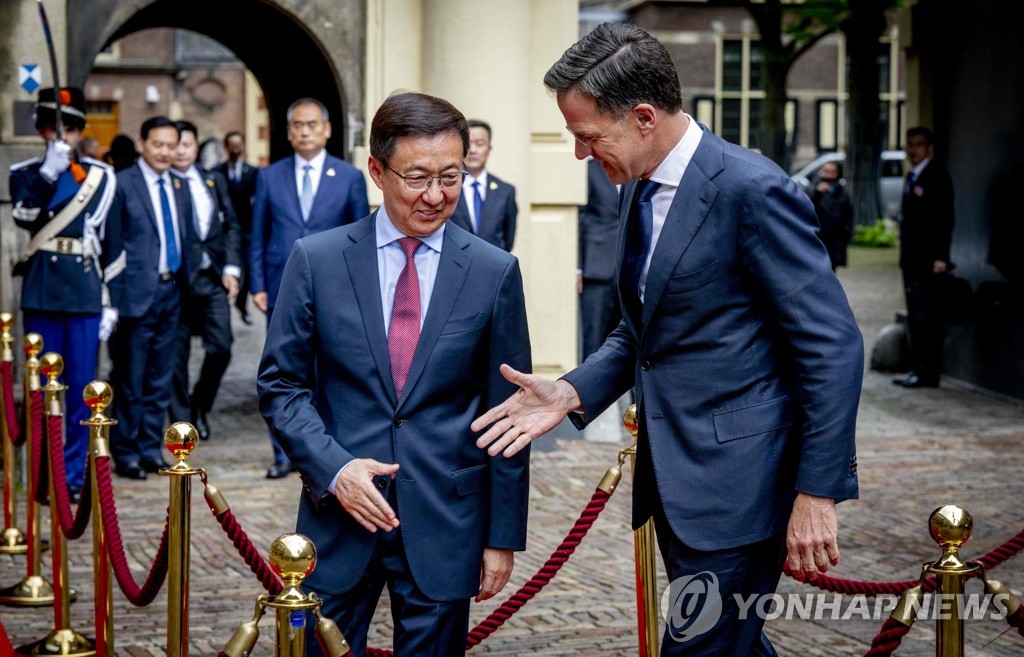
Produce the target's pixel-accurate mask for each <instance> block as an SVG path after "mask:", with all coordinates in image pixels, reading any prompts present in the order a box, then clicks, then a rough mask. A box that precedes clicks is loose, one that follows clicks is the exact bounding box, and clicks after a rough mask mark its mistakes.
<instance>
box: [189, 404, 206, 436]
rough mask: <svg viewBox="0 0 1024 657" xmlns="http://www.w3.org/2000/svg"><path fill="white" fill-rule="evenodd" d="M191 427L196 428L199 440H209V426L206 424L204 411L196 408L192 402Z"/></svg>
mask: <svg viewBox="0 0 1024 657" xmlns="http://www.w3.org/2000/svg"><path fill="white" fill-rule="evenodd" d="M192 426H194V427H195V428H196V433H198V434H199V440H209V439H210V425H209V424H208V423H207V422H206V411H204V410H203V409H201V408H199V407H198V406H196V403H195V402H194V401H193V402H192Z"/></svg>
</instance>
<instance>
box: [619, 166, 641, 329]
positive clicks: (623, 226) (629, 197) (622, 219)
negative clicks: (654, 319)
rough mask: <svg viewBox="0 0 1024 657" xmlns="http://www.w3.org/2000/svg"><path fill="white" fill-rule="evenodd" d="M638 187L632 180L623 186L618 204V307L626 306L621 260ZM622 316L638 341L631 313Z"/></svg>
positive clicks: (623, 256) (624, 253) (624, 251)
mask: <svg viewBox="0 0 1024 657" xmlns="http://www.w3.org/2000/svg"><path fill="white" fill-rule="evenodd" d="M637 187H638V184H637V182H636V181H635V180H634V181H633V182H631V183H629V184H628V186H627V187H626V188H625V190H624V192H623V194H624V196H625V198H626V202H625V203H621V204H619V239H618V251H619V252H618V255H617V256H616V261H615V262H616V263H618V264H617V265H616V267H615V283H616V286H617V287H618V290H619V308H623V309H625V308H628V307H629V306H628V304H627V303H626V296H625V293H624V292H623V290H622V261H623V260H624V259H625V257H626V233H627V231H628V229H629V221H630V216H629V214H630V212H631V211H632V208H633V197H634V196H635V195H636V189H637ZM622 318H623V319H624V320H625V321H626V326H627V327H629V330H630V331H632V332H633V335H634V336H636V338H637V341H638V342H639V338H640V327H639V326H637V325H636V322H635V321H634V317H633V313H631V312H623V313H622Z"/></svg>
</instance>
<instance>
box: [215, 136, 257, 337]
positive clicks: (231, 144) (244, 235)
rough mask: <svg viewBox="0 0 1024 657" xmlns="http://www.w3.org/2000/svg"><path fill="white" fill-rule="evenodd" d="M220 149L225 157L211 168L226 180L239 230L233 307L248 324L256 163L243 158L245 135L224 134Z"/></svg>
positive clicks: (250, 320)
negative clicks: (238, 272) (239, 256)
mask: <svg viewBox="0 0 1024 657" xmlns="http://www.w3.org/2000/svg"><path fill="white" fill-rule="evenodd" d="M224 150H225V151H227V154H228V159H227V160H226V161H224V162H222V163H220V164H218V165H217V166H215V167H214V168H213V171H214V172H215V173H219V174H220V175H221V176H223V177H224V179H225V180H227V181H228V196H230V197H231V207H233V208H234V209H235V217H237V219H238V228H239V230H240V234H241V254H242V265H241V266H242V277H241V279H239V282H238V296H237V297H236V298H235V307H237V308H238V312H239V313H241V314H242V321H243V322H244V323H246V324H252V316H251V315H250V314H249V309H248V307H247V305H246V304H247V303H248V301H249V280H250V277H249V236H250V235H251V234H252V201H253V198H254V197H255V196H256V174H257V173H258V172H259V168H258V167H254V166H253V165H251V164H249V163H248V162H246V161H245V135H243V134H242V133H241V132H238V131H233V132H229V133H228V134H226V135H224Z"/></svg>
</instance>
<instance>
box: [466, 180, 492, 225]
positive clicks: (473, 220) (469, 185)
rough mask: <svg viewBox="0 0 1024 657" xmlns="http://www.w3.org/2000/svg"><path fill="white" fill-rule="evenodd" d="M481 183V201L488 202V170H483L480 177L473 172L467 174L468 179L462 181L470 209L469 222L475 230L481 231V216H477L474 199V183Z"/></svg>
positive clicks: (467, 205) (467, 206)
mask: <svg viewBox="0 0 1024 657" xmlns="http://www.w3.org/2000/svg"><path fill="white" fill-rule="evenodd" d="M475 182H479V183H480V201H481V202H482V203H486V202H487V172H486V171H481V172H480V177H479V178H474V177H473V174H469V175H467V176H466V179H465V180H463V181H462V196H463V197H464V198H465V199H466V208H467V209H468V210H469V222H470V225H471V226H473V232H474V233H479V232H480V217H478V216H476V203H475V202H474V199H473V183H475Z"/></svg>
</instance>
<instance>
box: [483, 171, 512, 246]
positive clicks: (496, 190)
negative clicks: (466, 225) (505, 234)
mask: <svg viewBox="0 0 1024 657" xmlns="http://www.w3.org/2000/svg"><path fill="white" fill-rule="evenodd" d="M487 178H488V180H487V198H485V199H484V211H483V212H481V213H480V214H481V215H483V216H482V217H479V218H478V219H477V223H479V224H480V233H481V234H482V233H483V232H484V227H485V226H488V227H489V226H495V225H497V224H498V223H499V222H498V221H497V214H498V209H499V208H498V206H499V205H501V203H499V201H500V199H501V198H502V195H503V194H504V193H505V187H504V185H502V184H501V182H499V181H498V180H495V178H494V176H491V175H488V176H487Z"/></svg>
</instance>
